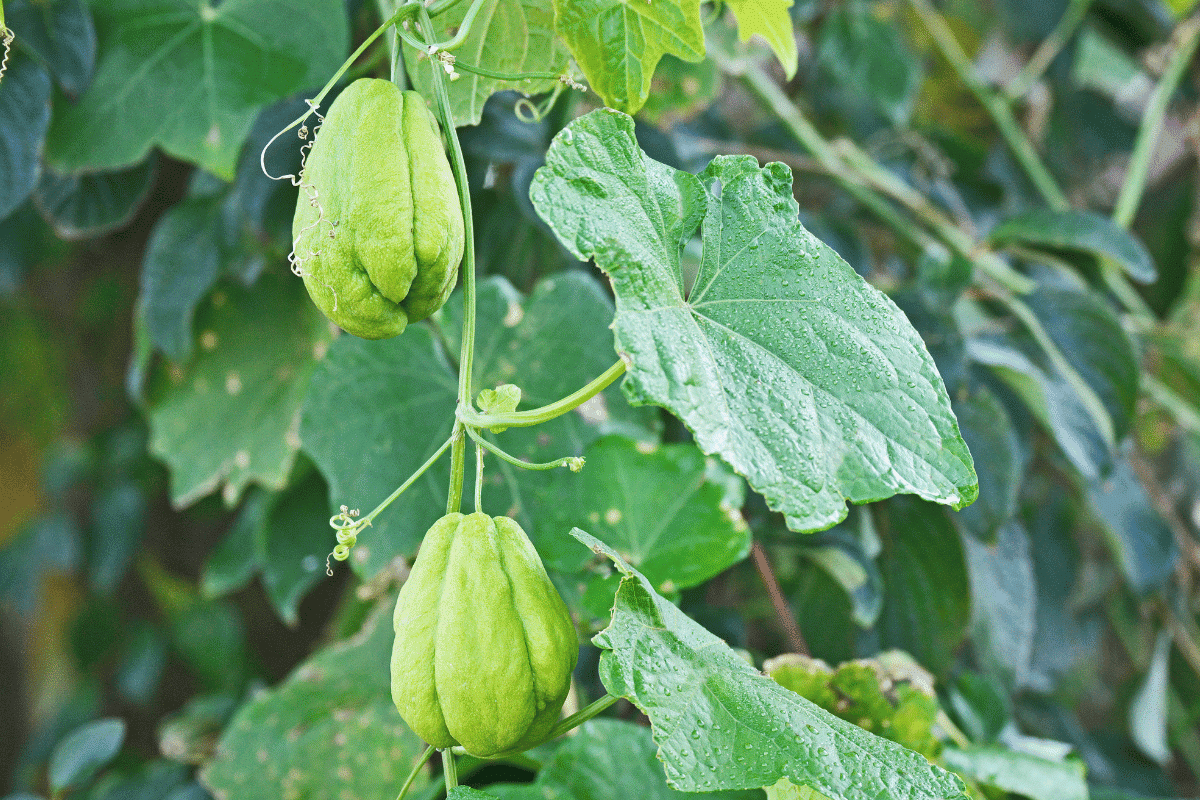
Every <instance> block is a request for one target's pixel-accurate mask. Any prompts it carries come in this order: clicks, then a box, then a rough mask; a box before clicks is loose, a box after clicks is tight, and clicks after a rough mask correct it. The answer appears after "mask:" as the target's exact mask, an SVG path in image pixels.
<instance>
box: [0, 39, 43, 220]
mask: <svg viewBox="0 0 1200 800" xmlns="http://www.w3.org/2000/svg"><path fill="white" fill-rule="evenodd" d="M0 55H3V50H0ZM49 124H50V76H49V75H47V74H46V71H45V70H43V69H42V68H41V67H39V66H38V65H37V64H35V63H33V62H32V61H31V60H29V59H28V58H25V57H24V56H22V55H18V54H14V55H12V56H10V57H9V60H8V69H7V71H6V72H5V73H4V80H2V81H0V219H3V218H4V217H7V216H8V215H9V214H11V213H12V212H13V211H14V210H15V209H16V208H17V206H19V205H21V203H23V202H25V198H26V197H29V194H30V192H32V191H33V188H34V187H35V186H37V182H38V176H39V175H40V174H41V161H42V145H43V141H44V139H45V138H46V129H47V126H48V125H49Z"/></svg>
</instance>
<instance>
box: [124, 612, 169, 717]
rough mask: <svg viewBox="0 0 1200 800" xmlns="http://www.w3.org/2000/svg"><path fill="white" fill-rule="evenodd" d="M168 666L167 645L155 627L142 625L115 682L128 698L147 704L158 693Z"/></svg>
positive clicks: (126, 654)
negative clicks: (164, 670)
mask: <svg viewBox="0 0 1200 800" xmlns="http://www.w3.org/2000/svg"><path fill="white" fill-rule="evenodd" d="M166 665H167V642H166V639H165V637H164V636H163V635H162V633H160V632H159V631H158V630H157V629H156V628H154V627H153V626H152V625H149V624H146V623H143V624H141V625H139V626H138V627H137V628H136V629H135V630H134V632H133V636H132V637H130V641H129V643H128V644H127V645H126V646H125V652H124V654H123V656H122V658H121V662H120V664H118V665H117V671H116V675H115V678H114V682H115V683H116V685H117V691H118V692H120V693H121V696H122V697H124V698H125V699H127V700H129V701H131V702H133V703H138V704H141V705H145V704H146V703H149V702H150V700H151V699H152V698H153V697H154V693H155V691H157V690H158V682H159V680H161V679H162V674H163V668H164V667H166Z"/></svg>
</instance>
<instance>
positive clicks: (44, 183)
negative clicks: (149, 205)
mask: <svg viewBox="0 0 1200 800" xmlns="http://www.w3.org/2000/svg"><path fill="white" fill-rule="evenodd" d="M156 164H157V159H154V158H149V159H147V160H146V161H144V162H142V163H141V164H138V165H136V166H133V167H130V168H129V169H123V170H117V171H115V172H96V173H85V174H82V175H59V174H58V173H56V172H54V170H51V169H47V170H46V171H45V172H43V173H42V180H41V182H40V183H38V186H37V190H36V191H35V192H34V194H33V202H34V203H36V204H37V207H38V210H39V211H41V212H42V215H43V216H44V217H46V219H48V220H49V221H50V224H51V225H53V226H54V232H55V233H57V234H58V235H59V236H60V237H62V238H64V239H87V238H91V237H93V236H99V235H101V234H104V233H107V232H109V231H111V230H114V229H116V228H120V227H122V226H124V225H125V223H127V222H129V220H131V219H133V215H134V214H136V213H137V210H138V209H139V208H140V207H141V205H142V202H143V201H144V200H145V199H146V196H147V195H148V194H149V193H150V187H151V186H153V185H154V175H155V165H156Z"/></svg>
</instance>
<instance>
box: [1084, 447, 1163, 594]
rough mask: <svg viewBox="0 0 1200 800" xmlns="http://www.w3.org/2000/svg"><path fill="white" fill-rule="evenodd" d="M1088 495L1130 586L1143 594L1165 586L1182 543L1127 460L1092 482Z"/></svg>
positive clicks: (1118, 564) (1105, 536) (1119, 462)
mask: <svg viewBox="0 0 1200 800" xmlns="http://www.w3.org/2000/svg"><path fill="white" fill-rule="evenodd" d="M1087 498H1088V501H1089V503H1090V504H1091V507H1092V511H1093V512H1094V513H1095V515H1096V517H1097V518H1098V520H1099V522H1100V524H1101V525H1102V527H1103V531H1104V539H1105V542H1106V543H1107V544H1108V547H1109V550H1110V551H1112V554H1113V558H1114V560H1115V561H1116V562H1117V566H1119V567H1120V569H1121V573H1122V574H1123V575H1124V576H1125V581H1126V582H1127V583H1128V584H1129V588H1131V589H1133V591H1135V592H1137V593H1138V594H1140V595H1145V594H1149V593H1150V592H1152V591H1154V590H1155V589H1158V588H1160V587H1162V586H1164V584H1166V582H1167V580H1168V579H1169V578H1170V577H1171V574H1172V572H1174V569H1175V562H1176V561H1178V560H1179V545H1178V543H1177V542H1176V541H1175V536H1174V534H1172V533H1171V529H1170V528H1168V527H1167V524H1166V523H1165V522H1164V521H1163V519H1162V517H1161V516H1160V515H1159V513H1158V510H1157V509H1155V507H1154V504H1153V502H1152V501H1151V500H1150V497H1149V495H1147V494H1146V489H1145V487H1143V486H1142V482H1141V480H1140V479H1139V478H1138V476H1137V473H1135V472H1134V471H1133V467H1132V465H1131V464H1130V463H1129V459H1128V458H1122V459H1121V460H1120V461H1118V462H1117V465H1116V467H1115V468H1114V469H1113V472H1112V474H1111V475H1110V476H1108V478H1107V479H1105V480H1102V481H1096V482H1094V483H1093V484H1092V485H1091V486H1090V487H1089V488H1088V492H1087Z"/></svg>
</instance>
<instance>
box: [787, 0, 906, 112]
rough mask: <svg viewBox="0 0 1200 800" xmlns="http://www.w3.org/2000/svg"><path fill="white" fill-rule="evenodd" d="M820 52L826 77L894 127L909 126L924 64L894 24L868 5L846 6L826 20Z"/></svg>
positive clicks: (837, 8) (841, 6) (835, 9)
mask: <svg viewBox="0 0 1200 800" xmlns="http://www.w3.org/2000/svg"><path fill="white" fill-rule="evenodd" d="M789 32H790V31H789ZM817 47H818V56H817V60H818V63H819V64H820V66H821V67H822V69H823V70H824V72H825V73H826V74H827V75H829V76H830V77H832V78H833V79H834V80H835V81H836V82H837V83H838V84H840V85H841V86H842V87H843V88H844V89H846V90H849V91H851V92H854V93H858V94H859V95H861V96H862V97H863V98H864V99H866V100H867V101H868V102H870V103H871V104H872V105H873V106H875V108H876V109H877V110H878V111H879V113H881V114H882V115H883V116H884V117H886V118H887V119H888V121H890V122H891V123H892V124H893V125H904V124H905V123H907V122H908V119H909V117H910V116H911V114H912V109H913V101H914V100H915V99H916V96H917V91H918V89H919V88H920V86H921V65H920V62H918V61H917V59H916V58H915V57H914V56H913V54H912V51H911V50H910V49H909V47H908V44H907V42H905V40H904V39H903V38H902V37H901V35H900V30H898V29H897V26H896V25H895V24H894V22H893V23H889V22H886V21H884V20H882V19H880V18H878V17H877V16H876V12H875V8H874V6H873V5H872V4H870V3H862V2H855V3H843V4H840V5H838V6H835V7H834V9H833V11H832V12H831V13H830V14H829V15H828V16H827V17H826V18H825V21H824V23H823V24H822V25H821V33H820V38H819V41H818V45H817Z"/></svg>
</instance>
